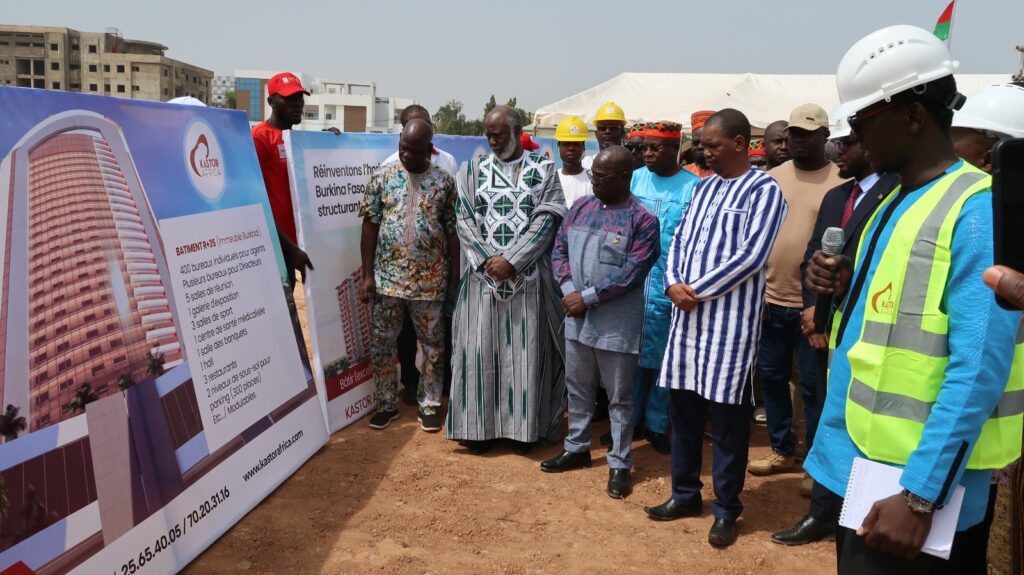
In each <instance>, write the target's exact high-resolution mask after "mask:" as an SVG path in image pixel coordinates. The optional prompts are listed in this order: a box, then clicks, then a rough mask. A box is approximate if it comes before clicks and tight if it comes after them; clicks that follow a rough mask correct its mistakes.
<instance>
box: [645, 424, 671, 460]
mask: <svg viewBox="0 0 1024 575" xmlns="http://www.w3.org/2000/svg"><path fill="white" fill-rule="evenodd" d="M647 441H648V442H649V443H650V444H651V447H653V448H654V450H655V451H657V452H658V453H660V454H662V455H668V454H670V453H672V443H671V442H670V441H669V440H668V436H667V435H665V434H664V433H658V432H657V431H651V430H650V429H648V430H647Z"/></svg>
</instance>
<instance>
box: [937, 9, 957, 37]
mask: <svg viewBox="0 0 1024 575" xmlns="http://www.w3.org/2000/svg"><path fill="white" fill-rule="evenodd" d="M954 4H956V0H953V1H952V2H950V3H949V6H946V9H945V10H943V11H942V15H941V16H939V20H938V21H937V22H935V30H933V31H932V33H933V34H935V35H936V36H937V37H938V38H939V40H942V41H943V42H948V41H949V29H950V27H951V26H952V24H953V5H954Z"/></svg>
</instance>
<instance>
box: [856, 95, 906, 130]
mask: <svg viewBox="0 0 1024 575" xmlns="http://www.w3.org/2000/svg"><path fill="white" fill-rule="evenodd" d="M897 105H898V102H894V101H891V102H888V103H887V104H885V105H883V106H879V107H877V108H875V109H874V110H871V109H867V110H861V111H860V112H857V113H856V114H853V115H851V116H849V117H847V118H846V121H847V123H849V124H850V129H851V130H853V131H854V132H858V133H859V132H862V131H863V130H864V128H865V127H866V125H867V121H868V120H871V119H872V118H876V117H878V116H879V115H880V114H881V113H882V112H885V111H886V110H889V109H891V108H895V107H896V106H897Z"/></svg>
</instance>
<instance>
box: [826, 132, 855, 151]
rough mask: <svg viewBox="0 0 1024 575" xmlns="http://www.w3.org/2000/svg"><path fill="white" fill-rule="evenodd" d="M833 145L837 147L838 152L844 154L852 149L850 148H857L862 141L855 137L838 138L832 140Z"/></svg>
mask: <svg viewBox="0 0 1024 575" xmlns="http://www.w3.org/2000/svg"><path fill="white" fill-rule="evenodd" d="M832 143H833V144H834V145H835V147H836V151H838V152H840V153H842V152H845V151H846V150H848V149H850V146H856V145H857V144H859V143H860V140H858V139H857V138H855V137H853V136H843V137H842V138H836V139H834V140H832Z"/></svg>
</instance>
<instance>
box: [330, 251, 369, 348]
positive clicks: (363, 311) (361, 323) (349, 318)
mask: <svg viewBox="0 0 1024 575" xmlns="http://www.w3.org/2000/svg"><path fill="white" fill-rule="evenodd" d="M362 273H363V272H362V269H357V270H356V271H355V272H354V273H353V274H352V275H350V276H349V277H347V278H345V281H343V282H341V284H340V285H339V286H338V287H336V288H334V289H335V291H337V292H338V308H339V310H340V311H341V329H342V331H343V332H344V334H345V354H346V355H347V356H348V360H349V362H350V363H351V364H355V363H356V362H359V361H362V360H364V359H366V358H368V357H370V326H371V322H370V317H371V315H370V306H369V304H366V303H363V302H361V301H359V297H358V295H357V292H356V285H357V282H358V281H359V277H360V276H361V275H362Z"/></svg>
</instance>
